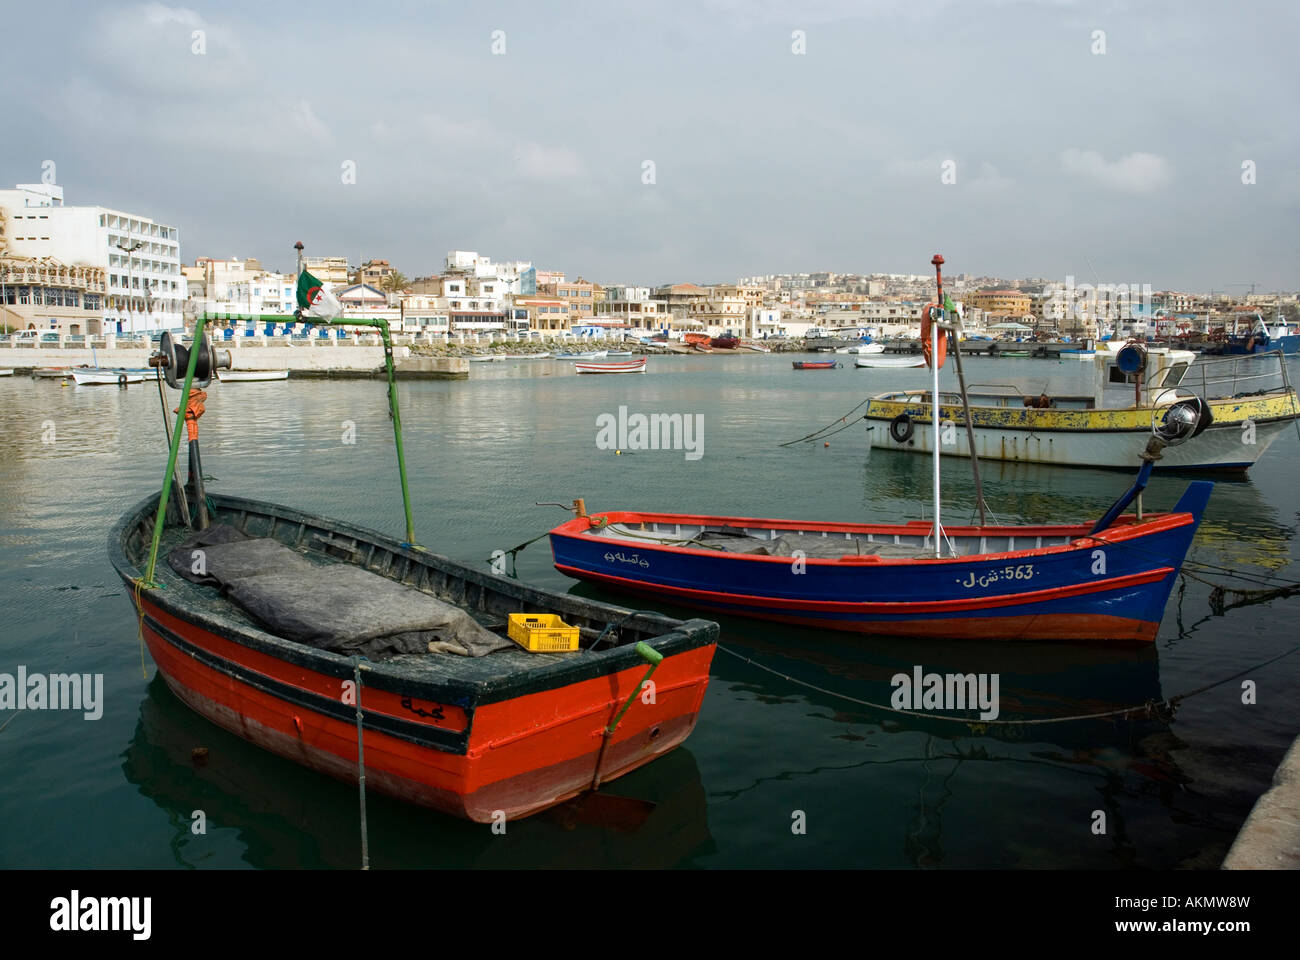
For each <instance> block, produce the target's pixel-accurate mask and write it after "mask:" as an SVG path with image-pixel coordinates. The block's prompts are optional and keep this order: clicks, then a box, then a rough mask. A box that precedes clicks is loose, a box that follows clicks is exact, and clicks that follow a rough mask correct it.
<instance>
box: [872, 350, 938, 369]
mask: <svg viewBox="0 0 1300 960" xmlns="http://www.w3.org/2000/svg"><path fill="white" fill-rule="evenodd" d="M855 363H856V365H857V366H859V367H869V368H871V369H873V370H904V369H907V368H909V367H924V366H925V357H924V356H923V355H922V354H919V353H918V354H917V355H916V356H914V357H911V356H909V357H881V356H868V357H858V359H857V360H856V361H855Z"/></svg>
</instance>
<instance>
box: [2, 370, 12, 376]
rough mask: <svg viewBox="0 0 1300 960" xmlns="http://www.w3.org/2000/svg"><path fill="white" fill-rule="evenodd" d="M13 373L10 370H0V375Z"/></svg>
mask: <svg viewBox="0 0 1300 960" xmlns="http://www.w3.org/2000/svg"><path fill="white" fill-rule="evenodd" d="M13 375H14V372H13V371H12V370H0V377H12V376H13Z"/></svg>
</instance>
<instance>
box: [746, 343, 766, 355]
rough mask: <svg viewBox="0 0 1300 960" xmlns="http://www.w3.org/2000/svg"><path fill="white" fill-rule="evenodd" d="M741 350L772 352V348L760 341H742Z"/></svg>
mask: <svg viewBox="0 0 1300 960" xmlns="http://www.w3.org/2000/svg"><path fill="white" fill-rule="evenodd" d="M740 349H741V350H752V351H754V353H771V352H772V351H771V349H770V348H768V347H765V346H763V345H762V344H758V343H742V344H741V345H740Z"/></svg>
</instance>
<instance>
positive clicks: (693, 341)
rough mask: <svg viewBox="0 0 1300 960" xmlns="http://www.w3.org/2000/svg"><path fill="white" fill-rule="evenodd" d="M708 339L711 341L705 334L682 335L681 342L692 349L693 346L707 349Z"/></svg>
mask: <svg viewBox="0 0 1300 960" xmlns="http://www.w3.org/2000/svg"><path fill="white" fill-rule="evenodd" d="M710 339H711V337H710V336H709V335H708V334H707V333H684V334H682V342H683V343H685V344H687V345H689V346H692V347H694V346H703V347H707V346H708V345H709V340H710Z"/></svg>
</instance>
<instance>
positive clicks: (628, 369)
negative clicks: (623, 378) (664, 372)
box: [573, 357, 646, 373]
mask: <svg viewBox="0 0 1300 960" xmlns="http://www.w3.org/2000/svg"><path fill="white" fill-rule="evenodd" d="M645 364H646V358H645V357H637V358H636V359H635V360H622V361H618V362H615V363H589V362H584V361H581V360H579V361H578V362H576V363H574V365H573V369H574V370H576V371H578V373H645Z"/></svg>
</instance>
